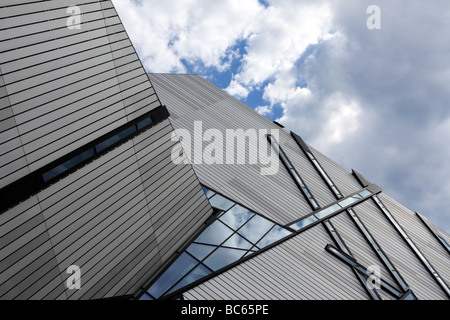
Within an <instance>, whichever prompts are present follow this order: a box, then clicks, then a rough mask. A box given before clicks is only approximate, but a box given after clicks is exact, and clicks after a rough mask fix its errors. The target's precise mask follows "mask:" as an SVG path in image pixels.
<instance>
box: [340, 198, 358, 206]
mask: <svg viewBox="0 0 450 320" xmlns="http://www.w3.org/2000/svg"><path fill="white" fill-rule="evenodd" d="M356 201H357V200H356V199H355V198H352V197H350V198H347V199H344V200H342V201H339V202H338V203H339V205H340V206H341V207H342V208H344V207H346V206H349V205H351V204H352V203H355V202H356Z"/></svg>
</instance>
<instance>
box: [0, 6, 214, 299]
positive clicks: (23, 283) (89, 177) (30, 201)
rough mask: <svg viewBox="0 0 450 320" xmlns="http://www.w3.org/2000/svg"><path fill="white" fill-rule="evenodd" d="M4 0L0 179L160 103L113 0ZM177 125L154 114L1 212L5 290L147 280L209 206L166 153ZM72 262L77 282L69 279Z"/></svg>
mask: <svg viewBox="0 0 450 320" xmlns="http://www.w3.org/2000/svg"><path fill="white" fill-rule="evenodd" d="M74 5H76V6H79V8H80V9H81V13H82V15H81V26H80V29H74V30H69V29H68V28H67V25H66V22H67V21H68V19H71V17H70V14H69V13H67V8H68V7H69V6H74ZM0 7H1V8H0V41H1V45H0V95H1V96H0V101H1V105H0V116H1V118H0V144H1V146H0V189H2V188H3V187H8V186H11V183H13V182H14V181H17V180H18V179H20V178H22V177H26V176H27V175H29V174H30V173H32V172H34V171H36V170H38V169H40V168H42V167H43V166H45V165H47V164H49V163H51V162H52V161H54V160H55V159H58V158H61V157H62V156H65V155H67V154H68V153H70V152H71V151H73V150H76V149H77V148H79V147H82V146H85V145H86V144H88V143H90V142H92V141H93V140H95V139H96V138H98V137H101V136H103V135H105V134H107V133H110V132H111V131H112V130H114V129H116V128H118V127H120V126H121V125H124V124H127V123H129V122H130V121H133V120H135V119H136V118H138V117H139V116H141V115H143V114H147V113H148V112H150V111H151V110H154V109H156V108H157V107H160V106H161V104H160V101H159V99H158V97H157V95H156V94H155V91H154V89H153V87H152V85H151V83H150V81H149V79H148V77H147V75H146V73H145V70H144V68H143V67H142V64H141V62H140V61H139V59H138V57H137V55H136V52H135V51H134V48H133V46H132V44H131V42H130V40H129V39H128V37H127V34H126V32H125V30H124V28H123V26H122V24H121V22H120V20H119V18H118V16H117V13H116V11H115V9H114V8H113V6H112V3H111V1H109V0H108V1H100V0H97V1H93V0H92V1H89V0H75V1H67V0H64V1H63V0H52V1H16V0H14V1H3V0H2V1H1V2H0ZM172 132H173V127H172V125H171V123H170V121H169V120H168V119H165V120H161V121H159V122H158V121H157V122H155V123H153V125H152V126H151V127H150V128H149V129H147V130H145V131H143V132H141V133H139V134H138V135H136V136H134V137H133V138H132V139H128V140H127V139H126V140H124V142H123V143H122V144H120V145H118V146H116V147H115V148H113V149H112V150H110V151H109V152H107V153H105V154H103V155H101V156H97V157H96V158H95V159H94V160H92V161H90V162H88V163H85V164H84V165H83V166H81V167H79V168H77V170H76V171H74V172H72V173H70V174H69V175H67V176H65V177H63V178H61V179H59V180H57V181H55V182H53V183H52V184H51V185H46V186H45V188H44V189H42V190H37V191H36V192H34V193H33V194H32V195H31V196H29V197H25V198H23V199H21V202H20V203H14V205H13V206H12V207H11V208H9V209H8V208H7V209H6V211H5V210H3V212H0V299H99V298H108V297H116V296H124V295H132V294H134V293H136V292H137V291H138V290H139V288H140V287H141V286H144V285H145V283H146V282H147V281H149V279H151V278H152V277H153V276H154V275H155V273H156V272H157V271H158V269H159V268H160V267H162V266H163V265H164V263H166V262H167V261H169V260H170V259H171V258H172V257H173V256H174V255H175V252H176V250H177V249H178V248H179V247H180V246H182V245H183V244H184V243H185V242H186V240H187V239H188V238H189V237H191V235H192V234H193V233H194V232H195V231H196V230H197V229H198V228H199V227H200V226H201V225H202V224H203V223H204V222H205V220H206V219H207V218H208V217H209V216H210V215H211V214H212V208H211V206H210V205H209V202H208V201H207V199H206V196H205V195H204V193H203V190H202V188H201V186H200V184H199V181H198V179H197V177H196V175H195V173H194V171H193V169H192V167H191V166H190V165H189V164H180V165H175V164H174V163H173V162H172V160H171V153H172V151H173V150H175V151H177V152H179V151H180V150H181V145H180V143H179V142H177V141H172V140H171V136H172ZM17 191H20V190H17ZM71 265H77V266H78V267H80V269H81V289H80V290H68V289H67V285H66V280H67V279H68V278H69V275H70V274H68V273H67V268H68V267H69V266H71Z"/></svg>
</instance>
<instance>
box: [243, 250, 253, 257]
mask: <svg viewBox="0 0 450 320" xmlns="http://www.w3.org/2000/svg"><path fill="white" fill-rule="evenodd" d="M253 253H255V251H249V252H247V253H246V254H245V255H244V257H248V256H249V255H251V254H253Z"/></svg>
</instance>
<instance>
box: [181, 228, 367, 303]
mask: <svg viewBox="0 0 450 320" xmlns="http://www.w3.org/2000/svg"><path fill="white" fill-rule="evenodd" d="M331 242H332V239H331V238H330V237H329V236H328V234H327V232H326V231H325V229H324V228H323V227H322V226H321V225H318V226H316V227H314V228H311V229H309V230H307V231H305V232H303V233H301V234H299V235H297V236H295V237H293V238H291V239H289V240H287V241H285V242H283V243H281V244H279V245H277V246H275V247H273V248H270V249H269V250H267V251H265V252H262V253H261V254H259V255H257V256H255V257H253V258H252V259H250V260H247V261H245V262H243V263H241V264H239V265H237V266H235V267H233V268H232V269H230V270H227V271H226V272H224V273H221V274H220V275H218V276H216V277H214V278H212V279H209V280H208V281H206V282H204V283H202V284H200V285H198V286H196V287H194V288H192V289H190V290H188V291H186V292H185V293H183V296H184V298H185V299H188V300H194V299H200V300H203V299H262V300H264V299H267V300H269V299H305V300H306V299H338V300H341V299H342V300H347V299H368V295H367V293H366V292H365V290H364V289H363V287H362V286H361V284H360V282H359V280H358V279H357V278H356V276H355V274H354V273H353V271H352V269H351V268H350V267H349V266H347V265H345V264H344V263H342V262H340V261H339V260H337V259H336V258H335V257H334V256H332V255H331V254H330V253H328V252H326V251H325V250H324V247H325V246H326V244H328V243H331Z"/></svg>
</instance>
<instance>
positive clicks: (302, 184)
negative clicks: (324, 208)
mask: <svg viewBox="0 0 450 320" xmlns="http://www.w3.org/2000/svg"><path fill="white" fill-rule="evenodd" d="M291 173H292V176H293V177H294V180H295V181H297V183H298V185H299V186H300V187H301V188H302V189H305V188H306V186H305V184H304V183H303V181H302V179H300V177H299V176H298V174H297V172H296V171H295V170H294V169H291Z"/></svg>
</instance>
